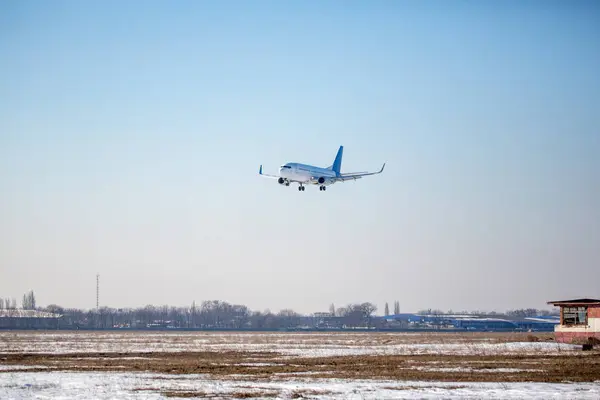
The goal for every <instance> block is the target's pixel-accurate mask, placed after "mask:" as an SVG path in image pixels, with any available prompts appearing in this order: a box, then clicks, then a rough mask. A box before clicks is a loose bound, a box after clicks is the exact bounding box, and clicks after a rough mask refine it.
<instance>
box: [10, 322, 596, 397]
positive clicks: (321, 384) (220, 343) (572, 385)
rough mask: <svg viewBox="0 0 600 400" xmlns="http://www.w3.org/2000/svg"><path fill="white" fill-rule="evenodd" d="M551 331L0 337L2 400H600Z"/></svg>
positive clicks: (578, 362)
mask: <svg viewBox="0 0 600 400" xmlns="http://www.w3.org/2000/svg"><path fill="white" fill-rule="evenodd" d="M599 355H600V352H599V351H597V350H594V351H591V352H587V351H586V352H583V351H581V350H580V347H578V346H572V345H566V344H559V343H555V342H554V339H553V335H552V334H546V333H545V334H541V333H540V334H530V333H529V334H528V333H518V334H499V333H432V334H423V333H415V334H413V333H366V332H365V333H341V332H340V333H231V332H228V333H218V332H211V333H206V332H63V331H53V332H50V331H46V332H34V331H26V332H11V331H6V332H0V398H29V396H30V395H31V394H32V393H36V394H39V395H40V396H49V397H55V396H57V395H63V396H65V397H68V398H71V397H77V396H82V397H87V398H114V397H118V398H167V397H180V398H181V397H183V398H194V397H195V398H331V399H337V398H340V399H342V398H343V399H347V398H352V397H353V396H357V397H356V398H439V397H443V398H447V397H453V398H454V397H459V398H480V397H494V398H548V397H554V396H557V395H559V397H564V396H567V397H569V398H600V357H599Z"/></svg>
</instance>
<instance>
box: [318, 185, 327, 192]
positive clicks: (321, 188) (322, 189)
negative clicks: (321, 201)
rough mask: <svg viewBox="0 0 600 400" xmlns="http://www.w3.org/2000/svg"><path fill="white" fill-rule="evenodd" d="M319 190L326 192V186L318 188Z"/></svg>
mask: <svg viewBox="0 0 600 400" xmlns="http://www.w3.org/2000/svg"><path fill="white" fill-rule="evenodd" d="M319 190H321V191H325V190H327V186H319Z"/></svg>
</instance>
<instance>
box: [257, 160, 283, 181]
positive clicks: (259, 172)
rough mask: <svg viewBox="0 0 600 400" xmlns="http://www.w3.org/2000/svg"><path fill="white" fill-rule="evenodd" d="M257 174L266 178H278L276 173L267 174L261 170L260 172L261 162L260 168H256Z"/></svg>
mask: <svg viewBox="0 0 600 400" xmlns="http://www.w3.org/2000/svg"><path fill="white" fill-rule="evenodd" d="M258 174H259V175H260V176H264V177H266V178H273V179H279V176H278V175H269V174H263V172H262V164H261V165H260V169H259V170H258Z"/></svg>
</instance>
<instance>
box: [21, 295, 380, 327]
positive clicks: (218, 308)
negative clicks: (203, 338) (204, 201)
mask: <svg viewBox="0 0 600 400" xmlns="http://www.w3.org/2000/svg"><path fill="white" fill-rule="evenodd" d="M32 301H33V302H35V296H33V300H32V298H31V297H30V295H29V294H28V295H27V296H24V304H25V305H31V304H32ZM9 303H10V302H9ZM36 310H38V311H45V312H50V313H55V314H60V315H62V318H60V326H61V327H64V328H66V327H69V328H81V329H110V328H132V329H147V328H173V329H176V328H190V329H250V330H252V329H257V330H261V329H268V330H272V329H289V328H303V327H304V328H315V327H317V328H318V327H323V328H342V327H375V325H376V322H375V321H374V320H373V319H372V316H373V313H374V312H375V311H376V310H377V307H376V306H375V305H374V304H372V303H368V302H367V303H361V304H349V305H347V306H345V307H340V308H338V309H336V310H335V315H336V316H337V317H336V316H332V315H321V316H318V317H316V316H306V315H302V314H300V313H297V312H295V311H294V310H291V309H283V310H280V311H279V312H276V313H274V312H271V311H270V310H265V311H252V310H250V309H249V308H248V307H246V306H245V305H239V304H230V303H228V302H225V301H220V300H210V301H203V302H202V303H201V304H199V305H197V304H196V303H195V302H194V303H192V305H191V306H190V307H173V306H168V305H163V306H154V305H147V306H145V307H139V308H112V307H100V308H98V309H92V310H83V309H78V308H65V307H62V306H60V305H57V304H50V305H48V306H46V307H37V308H36Z"/></svg>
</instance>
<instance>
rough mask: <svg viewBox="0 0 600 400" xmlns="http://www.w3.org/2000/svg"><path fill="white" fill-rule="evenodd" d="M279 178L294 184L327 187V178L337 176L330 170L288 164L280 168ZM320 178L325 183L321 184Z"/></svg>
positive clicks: (299, 164)
mask: <svg viewBox="0 0 600 400" xmlns="http://www.w3.org/2000/svg"><path fill="white" fill-rule="evenodd" d="M279 176H280V177H282V178H283V179H285V180H287V181H292V182H302V183H306V184H311V183H313V184H315V185H318V184H320V185H327V184H328V179H327V178H335V177H336V176H337V174H336V172H335V171H332V170H330V169H328V168H321V167H316V166H314V165H308V164H301V163H287V164H285V165H282V166H281V167H280V168H279ZM319 178H323V179H324V182H322V183H319Z"/></svg>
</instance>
